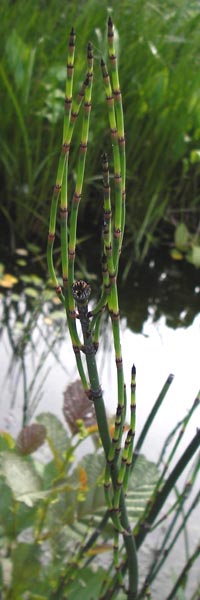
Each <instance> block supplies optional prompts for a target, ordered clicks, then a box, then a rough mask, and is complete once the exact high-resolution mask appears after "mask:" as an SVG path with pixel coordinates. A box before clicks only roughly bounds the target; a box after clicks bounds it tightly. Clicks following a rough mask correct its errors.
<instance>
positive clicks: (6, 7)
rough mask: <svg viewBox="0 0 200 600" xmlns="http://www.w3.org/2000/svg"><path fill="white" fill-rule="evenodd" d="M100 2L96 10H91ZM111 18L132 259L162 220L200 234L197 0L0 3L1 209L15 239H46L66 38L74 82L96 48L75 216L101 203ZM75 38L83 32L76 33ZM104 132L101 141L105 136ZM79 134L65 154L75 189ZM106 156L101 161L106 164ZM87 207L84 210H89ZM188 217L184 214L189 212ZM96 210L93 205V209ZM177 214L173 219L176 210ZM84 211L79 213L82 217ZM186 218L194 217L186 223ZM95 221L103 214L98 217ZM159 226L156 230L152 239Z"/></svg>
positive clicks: (142, 251) (199, 12) (157, 235)
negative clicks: (89, 48) (71, 46)
mask: <svg viewBox="0 0 200 600" xmlns="http://www.w3.org/2000/svg"><path fill="white" fill-rule="evenodd" d="M97 6H98V10H97ZM109 12H111V13H112V14H113V18H114V21H115V25H116V30H117V34H118V48H117V51H118V58H119V66H120V73H121V88H122V91H123V99H124V114H125V131H126V147H127V213H128V217H127V223H128V225H127V230H128V231H127V234H128V238H127V239H128V247H129V253H130V260H132V259H133V258H135V257H136V258H137V259H141V258H143V257H144V256H145V254H146V253H147V252H148V249H149V246H150V245H151V244H152V243H157V242H159V241H160V240H161V239H162V231H163V230H162V227H161V228H160V223H161V224H162V223H163V220H167V222H170V223H171V222H172V220H173V223H174V220H175V223H177V222H179V221H180V220H181V221H185V222H186V223H187V224H189V227H190V228H192V231H193V232H195V231H196V230H197V216H198V204H199V192H198V182H199V169H200V94H199V89H200V70H199V54H200V45H199V20H200V8H199V6H198V2H197V1H193V2H192V3H190V5H188V2H186V0H185V1H184V0H176V1H175V2H173V3H172V2H170V1H168V2H167V3H164V4H163V2H161V0H160V1H159V0H157V1H155V2H147V1H144V0H135V2H134V3H133V2H132V1H131V0H122V1H121V2H120V4H119V5H118V6H116V3H115V2H114V1H113V0H111V1H110V2H109V4H107V2H105V0H102V2H101V4H100V5H99V3H96V2H94V1H91V0H87V1H86V2H71V1H70V0H68V2H66V3H64V4H63V2H61V1H57V2H56V1H55V0H51V1H50V2H48V6H47V4H46V2H42V1H39V0H36V1H35V2H34V3H33V2H31V0H27V1H25V0H18V2H13V3H11V2H10V3H8V2H7V1H6V0H2V2H1V8H0V24H1V25H0V29H1V36H0V49H1V56H2V61H1V65H0V79H1V89H2V92H1V114H0V117H1V142H0V150H1V166H0V178H1V189H2V202H1V210H2V213H3V215H4V218H5V219H6V221H7V223H8V224H9V228H10V231H11V232H12V235H15V234H16V235H17V236H20V238H21V240H24V241H26V240H27V239H28V237H30V234H31V232H32V231H33V232H34V235H35V236H39V237H40V238H42V237H43V233H44V229H47V224H46V216H45V215H46V213H47V205H49V196H50V195H51V188H52V185H53V184H54V173H55V168H56V165H57V159H58V154H59V147H58V143H57V140H58V139H60V132H61V128H62V119H63V99H64V89H65V84H64V82H65V67H63V65H64V64H65V60H66V46H67V38H68V34H69V31H70V29H71V26H72V25H74V27H75V29H76V31H77V32H79V33H78V35H77V56H79V57H80V56H81V57H83V58H80V59H79V60H77V61H76V71H75V85H76V86H77V89H78V87H79V83H80V81H82V79H83V77H84V74H85V64H84V52H83V49H85V48H86V45H87V42H88V40H91V41H92V42H93V45H94V55H95V66H94V91H93V109H92V113H91V133H90V138H89V147H88V157H87V164H86V184H85V188H84V189H85V193H84V194H83V204H82V208H81V213H82V218H84V215H85V211H86V209H87V208H88V202H89V201H90V198H91V197H92V198H93V197H94V196H95V197H97V198H99V197H100V185H99V178H100V173H101V163H100V155H101V153H102V150H107V141H106V140H107V121H106V118H105V115H104V111H103V110H102V105H103V90H102V85H101V73H100V65H99V63H100V59H101V56H103V57H104V58H106V21H107V16H108V13H109ZM80 32H81V34H80ZM102 131H104V132H105V133H104V134H103V135H102ZM77 139H78V136H76V133H75V137H74V144H73V147H72V150H71V153H70V172H71V173H72V175H71V188H73V184H74V181H73V177H74V175H73V174H74V168H75V164H76V158H77V145H76V142H77ZM110 158H111V157H109V159H110ZM90 210H92V208H91V209H90ZM188 210H189V213H188ZM95 211H96V208H95ZM174 211H175V212H174ZM81 213H80V216H81ZM191 214H192V215H193V217H192V221H191V219H190V218H189V217H188V215H191ZM99 216H100V212H99ZM158 226H159V231H158Z"/></svg>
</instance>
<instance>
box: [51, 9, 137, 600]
mask: <svg viewBox="0 0 200 600" xmlns="http://www.w3.org/2000/svg"><path fill="white" fill-rule="evenodd" d="M108 54H109V59H110V63H111V80H110V77H109V74H108V71H107V67H106V64H105V62H104V61H103V60H102V61H101V68H102V75H103V81H104V87H105V93H106V103H107V106H108V117H109V126H110V131H111V139H112V146H113V160H114V192H115V198H114V217H113V218H112V208H111V199H110V183H109V168H108V158H107V155H106V154H103V157H102V170H103V189H104V226H103V234H102V235H103V257H102V282H103V283H102V293H101V297H100V299H99V301H98V302H97V305H96V307H95V308H94V309H93V310H92V311H91V312H90V311H89V297H90V293H91V289H90V286H89V284H88V283H87V282H85V281H82V280H78V281H76V280H75V275H74V268H75V257H76V239H77V219H78V209H79V204H80V201H81V195H82V187H83V180H84V173H85V163H86V153H87V144H88V132H89V120H90V110H91V95H92V80H93V52H92V44H91V43H89V44H88V49H87V75H86V78H85V81H84V83H83V85H82V86H81V89H80V91H79V93H78V95H77V97H75V99H74V94H73V82H74V60H75V31H74V29H72V30H71V33H70V38H69V50H68V60H67V81H66V98H65V116H64V126H63V139H62V147H61V154H60V158H59V164H58V172H57V178H56V183H55V186H54V190H53V197H52V204H51V212H50V226H49V234H48V246H47V262H48V268H49V273H50V277H51V280H52V284H53V286H54V288H55V290H56V293H57V295H58V297H59V298H60V300H61V302H62V303H63V305H64V307H65V310H66V316H67V323H68V327H69V332H70V336H71V340H72V346H73V350H74V353H75V357H76V363H77V368H78V371H79V375H80V377H81V381H82V384H83V388H84V390H85V391H86V393H87V395H88V397H89V398H90V400H91V401H92V402H94V407H95V412H96V418H97V424H98V429H99V434H100V438H101V442H102V445H103V448H104V452H105V457H106V468H105V485H104V488H105V498H106V501H107V505H108V509H109V513H110V516H111V519H112V522H113V525H114V533H113V535H114V564H115V568H116V571H117V572H118V581H119V584H120V586H123V577H122V573H121V570H120V564H119V534H122V535H123V539H124V545H125V549H126V555H127V561H128V571H129V585H128V590H127V592H126V595H127V598H128V599H129V600H133V599H134V598H136V596H137V586H138V567H137V556H136V549H135V542H134V537H133V535H132V532H131V528H130V525H129V521H128V516H127V511H126V504H125V497H124V491H123V487H124V488H125V491H126V489H127V484H128V471H129V468H130V465H131V461H132V453H133V439H134V432H135V404H133V394H132V395H131V397H132V399H131V424H130V429H129V431H128V434H127V436H126V440H125V444H124V447H123V448H122V449H121V446H122V439H123V437H122V436H123V427H124V422H125V414H126V386H125V382H124V373H123V362H122V353H121V342H120V328H119V303H118V291H117V273H118V264H119V257H120V252H121V246H122V238H123V231H124V222H125V137H124V123H123V108H122V98H121V91H120V86H119V78H118V67H117V58H116V54H115V49H114V30H113V24H112V20H111V18H109V20H108ZM82 103H83V115H82V127H81V139H80V147H79V155H78V166H77V175H76V186H75V190H74V194H73V197H72V200H71V203H70V202H69V201H68V164H69V154H70V144H71V140H72V135H73V130H74V125H75V122H76V120H77V117H78V115H79V112H80V108H81V104H82ZM59 199H60V227H61V264H62V282H63V283H62V286H61V285H60V283H59V280H58V279H57V276H56V272H55V269H54V263H53V247H54V240H55V231H56V217H57V210H58V201H59ZM68 215H69V217H70V218H69V222H68ZM102 308H104V309H105V308H107V310H108V313H109V315H110V318H111V323H112V331H113V341H114V348H115V358H116V367H117V383H118V400H117V411H116V418H115V429H114V434H113V437H112V439H111V437H110V432H109V427H108V422H107V417H106V411H105V405H104V400H103V394H102V389H101V385H100V381H99V375H98V370H97V363H96V351H97V348H98V340H99V332H100V323H101V314H102ZM77 319H79V321H80V325H81V330H82V336H83V343H82V342H81V340H80V337H79V335H78V331H77V327H76V320H77ZM81 353H83V354H84V355H85V362H86V367H87V372H86V369H85V366H84V365H83V361H82V356H81ZM134 374H135V369H134V368H133V370H132V378H133V377H134ZM131 385H132V389H133V385H134V384H133V381H132V384H131ZM77 561H78V556H77Z"/></svg>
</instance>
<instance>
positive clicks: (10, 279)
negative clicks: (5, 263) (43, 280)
mask: <svg viewBox="0 0 200 600" xmlns="http://www.w3.org/2000/svg"><path fill="white" fill-rule="evenodd" d="M17 282H18V279H17V277H14V275H11V274H10V273H5V274H4V276H3V277H2V278H1V279H0V285H1V287H4V288H12V287H13V285H15V283H17Z"/></svg>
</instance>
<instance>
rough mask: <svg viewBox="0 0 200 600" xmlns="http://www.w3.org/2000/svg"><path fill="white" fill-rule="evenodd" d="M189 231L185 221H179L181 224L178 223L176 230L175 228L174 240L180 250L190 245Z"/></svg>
mask: <svg viewBox="0 0 200 600" xmlns="http://www.w3.org/2000/svg"><path fill="white" fill-rule="evenodd" d="M189 235H190V234H189V231H188V228H187V227H186V225H185V224H184V223H179V225H177V227H176V230H175V234H174V242H175V246H176V248H178V250H183V251H184V250H186V249H187V247H188V241H189Z"/></svg>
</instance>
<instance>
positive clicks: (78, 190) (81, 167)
mask: <svg viewBox="0 0 200 600" xmlns="http://www.w3.org/2000/svg"><path fill="white" fill-rule="evenodd" d="M87 60H88V72H87V78H86V80H85V83H84V85H85V89H84V113H83V121H82V132H81V143H80V148H79V159H78V169H77V181H76V187H75V192H74V195H73V199H72V206H71V215H70V231H69V306H70V310H73V307H74V300H73V296H72V294H71V286H72V284H73V282H74V261H75V253H76V237H77V218H78V208H79V203H80V200H81V194H82V187H83V178H84V172H85V161H86V152H87V144H88V132H89V122H90V111H91V95H92V79H93V52H92V44H91V43H89V44H88V48H87Z"/></svg>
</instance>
